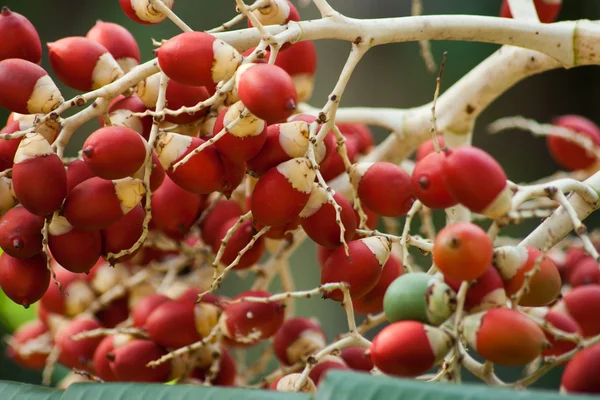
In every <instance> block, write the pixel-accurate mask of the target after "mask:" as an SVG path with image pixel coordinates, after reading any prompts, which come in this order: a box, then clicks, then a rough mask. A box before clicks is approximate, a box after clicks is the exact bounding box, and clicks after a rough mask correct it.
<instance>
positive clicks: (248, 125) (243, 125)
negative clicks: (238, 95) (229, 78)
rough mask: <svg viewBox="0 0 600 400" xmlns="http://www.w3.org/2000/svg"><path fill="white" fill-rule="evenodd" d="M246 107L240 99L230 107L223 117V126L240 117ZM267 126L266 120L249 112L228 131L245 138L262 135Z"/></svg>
mask: <svg viewBox="0 0 600 400" xmlns="http://www.w3.org/2000/svg"><path fill="white" fill-rule="evenodd" d="M245 108H246V107H245V106H244V104H243V103H242V102H241V101H238V102H236V103H235V104H233V105H232V106H231V107H229V108H228V109H227V111H226V112H225V115H224V117H223V126H224V127H227V125H229V124H231V123H232V122H233V121H235V120H236V119H238V118H240V117H241V114H242V112H243V111H244V109H245ZM265 127H266V124H265V121H263V120H262V119H260V118H258V117H257V116H255V115H254V114H252V113H250V112H248V113H247V114H246V116H244V117H243V118H241V119H240V120H239V121H238V122H237V124H236V125H235V126H234V127H232V128H231V129H229V130H228V131H227V132H229V133H230V134H231V135H233V136H235V137H237V138H240V139H243V138H247V137H253V136H258V135H260V134H261V133H262V132H263V131H264V130H265Z"/></svg>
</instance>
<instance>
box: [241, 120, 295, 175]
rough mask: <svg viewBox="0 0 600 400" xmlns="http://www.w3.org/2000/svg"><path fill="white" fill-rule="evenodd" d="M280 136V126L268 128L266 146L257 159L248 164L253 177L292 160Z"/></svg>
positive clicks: (249, 161)
mask: <svg viewBox="0 0 600 400" xmlns="http://www.w3.org/2000/svg"><path fill="white" fill-rule="evenodd" d="M279 134H280V131H279V124H275V125H269V126H268V127H267V138H266V139H265V143H264V145H263V146H262V148H261V150H260V152H259V153H258V154H257V155H256V157H254V158H252V159H250V160H248V162H247V166H248V171H251V172H252V174H253V175H255V176H261V175H263V174H264V173H265V172H267V171H268V170H270V169H271V168H273V167H276V166H277V165H279V164H281V163H282V162H285V161H288V160H290V159H291V158H292V157H290V155H289V154H287V153H286V152H285V151H284V150H283V148H282V147H281V145H280V144H279Z"/></svg>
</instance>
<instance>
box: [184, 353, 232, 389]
mask: <svg viewBox="0 0 600 400" xmlns="http://www.w3.org/2000/svg"><path fill="white" fill-rule="evenodd" d="M211 364H212V363H210V364H208V365H206V366H202V367H198V366H196V368H195V369H194V370H193V371H192V373H191V375H190V376H191V377H192V378H195V379H199V380H200V381H201V382H204V381H205V379H206V375H207V373H208V371H209V369H210V366H211ZM236 374H237V370H236V366H235V360H234V359H233V357H232V356H231V354H230V353H229V351H227V349H226V348H225V347H222V348H221V358H220V361H219V372H218V373H217V376H215V377H214V378H213V379H212V381H211V382H212V384H213V385H215V386H235V380H236Z"/></svg>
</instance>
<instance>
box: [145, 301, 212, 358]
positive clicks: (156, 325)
mask: <svg viewBox="0 0 600 400" xmlns="http://www.w3.org/2000/svg"><path fill="white" fill-rule="evenodd" d="M195 318H196V317H195V316H194V303H191V302H186V301H181V300H169V301H165V302H163V303H161V304H159V305H158V306H157V307H156V308H155V309H154V311H152V312H151V313H150V314H149V315H148V317H147V318H146V322H145V323H144V328H145V329H146V331H147V332H148V336H150V338H151V339H152V340H153V341H154V342H156V343H158V344H160V345H162V346H165V347H169V348H173V349H177V348H180V347H183V346H187V345H190V344H192V343H195V342H198V341H200V340H202V337H201V336H200V334H199V333H198V331H197V329H196V322H195ZM173 332H177V334H176V335H174V334H173Z"/></svg>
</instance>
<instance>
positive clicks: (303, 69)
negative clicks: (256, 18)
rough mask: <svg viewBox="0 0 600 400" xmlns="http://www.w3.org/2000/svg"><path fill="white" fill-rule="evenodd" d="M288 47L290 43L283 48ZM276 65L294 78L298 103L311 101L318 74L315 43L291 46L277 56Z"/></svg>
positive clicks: (298, 43) (308, 42) (307, 41)
mask: <svg viewBox="0 0 600 400" xmlns="http://www.w3.org/2000/svg"><path fill="white" fill-rule="evenodd" d="M290 4H291V3H290ZM287 45H288V43H286V44H285V45H284V46H283V47H286V46H287ZM283 47H282V50H283ZM275 65H277V66H278V67H281V68H282V69H283V70H284V71H285V72H287V73H288V74H289V75H290V76H291V77H292V81H294V86H295V87H296V92H297V93H298V102H300V103H302V102H305V101H307V100H309V99H310V97H311V96H312V93H313V88H314V86H315V83H314V81H315V73H316V72H317V49H316V47H315V43H314V42H313V41H312V40H303V41H301V42H297V43H294V44H292V45H290V46H289V47H287V49H285V51H281V52H280V53H279V54H277V59H276V60H275Z"/></svg>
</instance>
